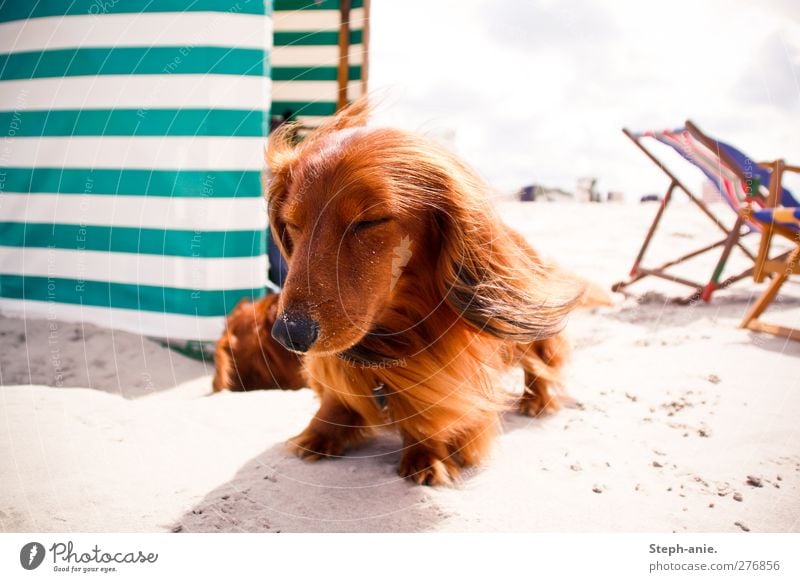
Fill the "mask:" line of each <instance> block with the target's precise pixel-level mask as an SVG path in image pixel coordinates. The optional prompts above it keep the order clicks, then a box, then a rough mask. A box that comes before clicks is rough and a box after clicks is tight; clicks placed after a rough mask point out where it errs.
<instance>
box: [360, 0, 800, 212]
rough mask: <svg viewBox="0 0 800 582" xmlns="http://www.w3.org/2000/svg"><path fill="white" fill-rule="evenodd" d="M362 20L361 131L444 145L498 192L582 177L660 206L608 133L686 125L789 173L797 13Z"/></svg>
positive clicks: (541, 2) (585, 1)
mask: <svg viewBox="0 0 800 582" xmlns="http://www.w3.org/2000/svg"><path fill="white" fill-rule="evenodd" d="M371 7H372V8H371V10H372V13H371V33H370V56H369V58H370V64H369V90H370V92H371V93H372V94H373V95H374V96H376V97H377V99H378V100H379V101H380V106H379V108H378V111H377V113H376V117H375V120H376V123H378V124H382V125H393V126H398V127H402V128H406V129H411V130H415V131H422V132H425V133H429V134H431V135H433V136H438V137H440V138H441V137H445V138H447V139H448V140H449V141H450V143H451V144H452V146H453V147H454V149H455V150H456V151H457V152H458V153H459V154H460V155H461V156H463V157H464V158H465V159H466V160H467V161H468V162H470V163H471V164H472V165H473V166H474V167H475V168H476V169H477V170H478V171H479V172H480V173H481V174H482V175H483V176H484V178H486V179H487V180H488V181H489V183H490V184H491V185H492V186H493V187H495V188H496V189H498V190H500V191H503V192H511V191H515V190H517V189H518V188H519V187H521V186H523V185H526V184H531V183H537V184H545V185H548V186H555V187H561V188H566V189H568V190H574V188H575V184H576V181H577V179H578V178H580V177H585V176H592V177H596V178H598V189H599V190H600V191H601V192H605V191H608V190H614V191H620V192H623V193H624V194H625V195H626V196H627V197H628V198H629V199H638V198H639V196H640V195H642V194H646V193H650V192H663V190H664V188H665V187H666V184H665V182H664V180H665V179H664V177H663V175H662V174H661V173H660V172H659V171H658V169H656V168H655V167H654V166H652V164H650V163H649V162H648V161H647V160H646V159H645V158H644V156H643V155H642V154H641V153H640V152H638V151H637V150H636V148H635V147H634V146H633V144H631V143H630V142H629V141H628V139H627V138H626V137H625V136H624V135H623V134H622V132H621V128H622V127H629V128H631V129H634V130H642V129H661V128H666V127H677V126H680V125H681V124H682V123H683V121H684V120H686V119H691V120H692V121H694V122H695V123H696V124H697V125H698V126H699V127H700V128H701V129H703V130H704V131H705V132H706V133H708V134H710V135H712V136H713V137H717V138H719V139H721V140H723V141H727V142H730V143H732V144H733V145H736V146H738V147H739V148H740V149H742V150H743V151H745V152H746V153H748V154H749V155H750V156H752V157H753V158H756V159H758V160H766V159H774V158H776V157H783V158H785V159H786V160H787V161H792V160H794V161H795V163H800V0H763V1H755V0H727V1H725V0H695V1H688V0H672V1H669V2H649V1H641V0H639V1H634V0H619V1H606V2H598V1H594V2H593V1H590V0H561V1H556V0H491V1H490V0H403V1H400V0H372V4H371ZM687 176H688V179H689V180H691V181H692V182H691V186H694V185H696V184H697V185H699V183H700V181H701V178H700V176H699V175H695V174H691V173H690V174H688V175H687ZM794 184H797V185H798V186H800V181H797V182H793V183H792V185H794ZM797 189H798V190H800V188H797Z"/></svg>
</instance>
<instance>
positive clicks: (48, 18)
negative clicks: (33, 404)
mask: <svg viewBox="0 0 800 582" xmlns="http://www.w3.org/2000/svg"><path fill="white" fill-rule="evenodd" d="M271 42H272V28H271V1H270V0H266V2H265V0H155V1H154V0H36V1H33V2H24V1H13V0H6V1H5V2H0V311H2V313H4V314H7V315H26V316H30V317H47V318H51V319H68V320H78V321H86V322H90V323H95V324H99V325H102V326H107V327H113V328H117V329H124V330H128V331H133V332H136V333H140V334H143V335H148V336H155V337H161V338H169V339H171V340H181V341H185V340H194V341H207V340H213V339H216V338H217V337H218V336H219V334H220V333H221V331H222V329H223V325H224V316H225V314H226V313H227V312H228V311H229V310H230V309H231V308H232V307H233V306H234V305H235V304H236V302H237V301H239V299H241V298H242V297H244V296H259V295H261V294H263V292H264V290H265V286H266V278H267V259H266V249H265V244H266V243H265V236H266V227H267V223H266V212H265V207H264V201H263V198H262V196H261V186H260V173H261V169H262V166H263V147H264V136H265V134H266V129H267V125H268V123H267V122H268V119H269V118H268V114H269V103H270V80H269V59H268V56H269V49H270V46H271Z"/></svg>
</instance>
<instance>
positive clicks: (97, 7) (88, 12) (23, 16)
mask: <svg viewBox="0 0 800 582" xmlns="http://www.w3.org/2000/svg"><path fill="white" fill-rule="evenodd" d="M270 8H271V5H270V2H266V4H265V3H264V2H258V1H252V2H242V1H241V0H191V1H189V2H187V1H186V0H157V1H156V0H121V1H120V0H116V1H115V0H67V1H64V0H36V1H35V2H13V1H10V0H8V1H6V2H4V3H3V5H2V10H0V22H10V21H14V20H27V19H30V18H42V17H47V16H94V17H99V16H102V15H108V14H142V13H147V12H237V13H241V14H256V15H264V14H269V13H270Z"/></svg>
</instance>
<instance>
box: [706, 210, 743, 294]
mask: <svg viewBox="0 0 800 582" xmlns="http://www.w3.org/2000/svg"><path fill="white" fill-rule="evenodd" d="M742 223H743V220H742V218H741V216H740V217H738V218H737V219H736V224H734V225H733V228H731V232H730V234H729V235H728V240H726V241H725V247H724V248H723V249H722V255H721V256H720V258H719V261H717V266H716V267H714V273H713V274H712V275H711V280H710V281H709V282H708V284H706V286H705V287H704V288H703V291H702V293H701V294H700V297H701V298H702V299H703V301H705V302H709V301H711V295H712V294H713V293H714V291H715V290H716V289H718V288H719V279H720V277H721V276H722V272H723V271H724V270H725V263H727V262H728V258H729V257H730V256H731V251H732V250H733V247H734V245H736V243H737V242H739V238H740V237H741V231H742Z"/></svg>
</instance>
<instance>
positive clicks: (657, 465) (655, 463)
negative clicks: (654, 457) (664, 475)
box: [653, 461, 664, 469]
mask: <svg viewBox="0 0 800 582" xmlns="http://www.w3.org/2000/svg"><path fill="white" fill-rule="evenodd" d="M653 466H654V467H656V468H657V469H660V468H661V467H663V466H664V465H662V464H661V463H659V462H658V461H653Z"/></svg>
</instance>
